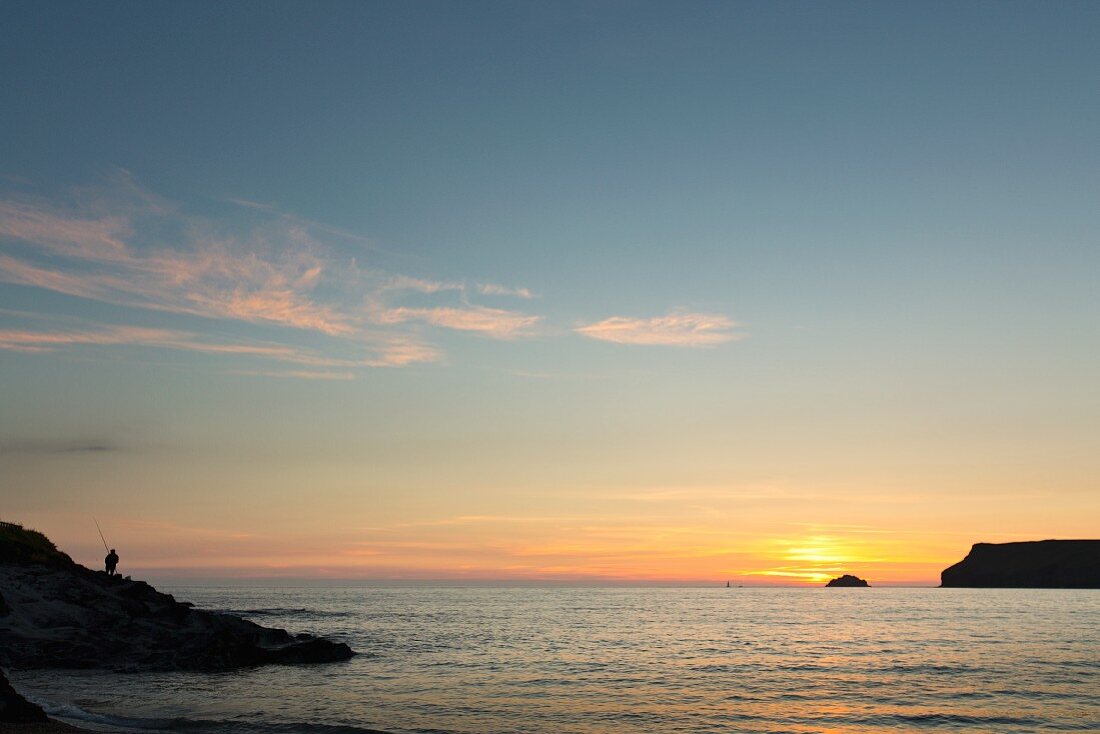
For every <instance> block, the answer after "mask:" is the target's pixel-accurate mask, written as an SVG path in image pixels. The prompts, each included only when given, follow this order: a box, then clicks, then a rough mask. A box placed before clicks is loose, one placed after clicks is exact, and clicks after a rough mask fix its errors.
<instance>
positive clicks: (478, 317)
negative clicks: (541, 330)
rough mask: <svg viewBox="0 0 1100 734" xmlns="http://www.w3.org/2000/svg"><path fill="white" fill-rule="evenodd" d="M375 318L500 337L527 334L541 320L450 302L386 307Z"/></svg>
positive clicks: (524, 315) (507, 337) (505, 337)
mask: <svg viewBox="0 0 1100 734" xmlns="http://www.w3.org/2000/svg"><path fill="white" fill-rule="evenodd" d="M374 319H375V322H376V323H379V324H400V323H404V322H406V321H424V322H427V323H429V324H431V325H433V326H442V327H444V328H447V329H456V330H458V331H474V332H477V333H479V334H482V335H484V336H490V337H493V338H496V339H515V338H516V337H520V336H524V335H525V334H528V333H530V329H531V327H533V326H534V325H535V324H536V323H538V321H539V317H538V316H531V315H528V314H524V313H519V312H516V311H506V310H504V309H500V308H487V307H485V306H468V307H465V308H452V307H448V306H436V307H432V308H409V307H405V306H400V307H397V308H387V309H382V310H380V311H378V312H376V313H375V314H374Z"/></svg>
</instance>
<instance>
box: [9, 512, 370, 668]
mask: <svg viewBox="0 0 1100 734" xmlns="http://www.w3.org/2000/svg"><path fill="white" fill-rule="evenodd" d="M354 654H355V653H354V652H352V650H351V648H349V647H348V646H347V645H345V644H343V643H338V642H331V641H329V640H326V639H323V638H319V637H314V636H312V635H306V634H299V635H291V634H290V633H289V632H287V631H286V630H282V629H274V628H269V627H262V626H260V625H258V624H255V623H253V622H250V621H248V620H245V619H242V618H241V617H237V616H235V615H232V614H222V613H216V612H208V611H203V610H200V609H194V608H192V606H191V604H189V603H187V602H179V601H176V600H175V599H174V598H173V597H172V595H171V594H163V593H161V592H159V591H157V590H156V589H154V588H153V587H152V586H150V585H149V584H147V583H145V582H143V581H131V580H129V579H122V578H119V577H118V576H114V577H109V576H107V575H106V574H105V573H103V572H97V571H92V570H90V569H87V568H85V567H84V566H81V565H79V564H77V563H74V562H73V560H72V559H71V558H69V556H67V555H65V554H64V553H62V552H60V551H59V550H57V548H56V547H55V546H54V545H53V543H51V542H50V541H49V540H48V539H47V538H46V537H45V536H44V535H42V534H41V533H36V532H35V531H31V530H26V529H24V528H22V527H20V526H18V525H13V524H10V523H0V666H2V667H15V668H110V669H115V670H209V671H213V670H229V669H233V668H240V667H245V666H253V665H262V664H266V663H321V662H332V661H336V660H346V659H348V658H350V657H351V656H352V655H354Z"/></svg>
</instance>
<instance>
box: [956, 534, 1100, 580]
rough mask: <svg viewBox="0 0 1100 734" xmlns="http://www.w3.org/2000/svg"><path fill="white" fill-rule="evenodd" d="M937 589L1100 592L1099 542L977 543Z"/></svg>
mask: <svg viewBox="0 0 1100 734" xmlns="http://www.w3.org/2000/svg"><path fill="white" fill-rule="evenodd" d="M940 586H943V587H974V588H1034V589H1100V540H1037V541H1028V542H1023V543H976V544H975V545H974V547H973V548H971V549H970V553H968V554H967V556H966V558H964V559H963V560H961V561H959V562H958V563H956V564H955V565H954V566H951V567H950V568H947V569H945V570H944V571H943V572H942V573H941V574H940Z"/></svg>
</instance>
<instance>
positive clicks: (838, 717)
mask: <svg viewBox="0 0 1100 734" xmlns="http://www.w3.org/2000/svg"><path fill="white" fill-rule="evenodd" d="M168 590H169V591H172V592H173V593H174V594H175V595H176V597H177V598H179V599H184V600H189V601H192V602H195V603H196V604H197V605H199V606H202V607H206V608H213V609H222V610H232V611H236V612H238V613H242V614H244V615H245V616H248V617H250V618H252V619H254V620H256V621H257V622H260V623H263V624H266V625H272V626H279V627H285V628H286V629H288V630H290V631H292V632H312V633H315V634H320V635H325V636H328V637H332V638H336V639H340V640H344V641H346V642H348V643H349V644H351V646H352V647H353V648H354V649H356V650H357V651H359V652H361V653H362V654H361V655H359V656H357V657H356V658H354V659H353V660H351V661H349V662H346V663H336V664H331V665H318V666H299V667H284V666H268V667H263V668H258V669H253V670H245V671H239V672H233V673H223V674H215V675H211V674H199V673H171V674H151V675H150V674H140V675H134V674H131V675H123V674H114V673H104V672H58V671H48V672H26V671H24V672H18V671H17V672H15V673H14V675H13V680H14V681H15V682H16V683H17V685H18V686H19V687H20V688H21V689H22V690H23V691H25V692H27V693H28V694H30V695H31V696H32V697H33V698H35V699H37V700H38V701H40V702H43V703H45V705H46V706H47V708H48V710H50V711H51V712H52V713H54V714H56V715H60V716H63V717H65V718H66V720H68V721H70V722H72V723H75V724H78V725H81V726H85V727H88V728H96V729H99V730H103V731H178V732H194V733H197V734H203V733H205V732H211V733H213V732H218V733H222V732H227V733H230V734H232V733H234V732H239V733H242V734H267V733H271V732H287V733H289V732H303V733H305V734H309V733H314V732H316V733H319V734H341V733H343V732H347V733H349V734H353V733H355V732H368V731H376V730H377V731H387V732H394V733H408V732H432V733H439V734H444V733H456V734H457V733H462V734H502V733H504V732H524V733H531V734H566V733H569V732H577V733H584V734H591V733H596V732H832V733H836V732H884V731H975V732H1035V731H1100V591H1069V590H984V589H983V590H979V589H887V588H873V589H775V588H770V589H768V588H743V589H742V588H733V589H725V588H713V589H709V588H708V589H700V588H685V589H673V588H467V587H463V588H432V587H415V588H325V589H316V588H271V589H258V588H243V589H242V588H216V587H206V588H198V587H191V588H173V589H168Z"/></svg>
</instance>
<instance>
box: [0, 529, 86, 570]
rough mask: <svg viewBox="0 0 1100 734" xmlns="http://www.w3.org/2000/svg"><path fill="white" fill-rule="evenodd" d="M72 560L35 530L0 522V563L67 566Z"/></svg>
mask: <svg viewBox="0 0 1100 734" xmlns="http://www.w3.org/2000/svg"><path fill="white" fill-rule="evenodd" d="M72 562H73V560H72V559H71V558H69V556H68V555H66V554H64V553H62V552H61V551H59V550H58V549H57V546H56V545H54V544H53V542H52V541H51V540H50V539H49V538H47V537H46V536H45V535H43V534H42V533H40V532H38V531H37V530H28V529H27V528H24V527H23V526H22V525H18V524H16V523H13V522H4V521H0V563H43V564H48V565H58V564H62V565H64V564H69V563H72Z"/></svg>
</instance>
